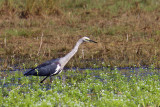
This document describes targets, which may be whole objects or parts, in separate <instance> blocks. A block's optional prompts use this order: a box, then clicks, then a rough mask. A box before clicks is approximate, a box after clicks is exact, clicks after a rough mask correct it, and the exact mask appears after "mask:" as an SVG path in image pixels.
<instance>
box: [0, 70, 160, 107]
mask: <svg viewBox="0 0 160 107" xmlns="http://www.w3.org/2000/svg"><path fill="white" fill-rule="evenodd" d="M130 71H131V72H129V70H125V71H123V70H121V71H119V70H117V69H116V68H115V69H114V70H110V69H109V68H108V69H107V70H106V69H104V70H82V71H79V70H76V71H73V70H68V71H67V72H63V73H62V74H61V75H59V76H55V77H54V79H53V82H52V83H50V82H49V79H47V80H46V81H45V83H44V84H40V83H39V82H40V80H41V79H42V78H40V77H33V76H31V77H24V76H23V74H22V72H21V71H15V72H7V71H6V72H2V73H1V75H5V77H4V78H3V79H2V78H1V79H0V99H1V100H0V104H1V106H2V107H14V106H16V107H17V106H19V107H33V106H34V107H55V106H56V107H57V106H62V107H66V106H69V107H80V106H81V107H86V106H87V107H90V106H96V107H159V106H160V99H159V98H160V88H159V87H160V74H159V72H158V70H156V69H155V68H154V67H151V68H150V69H145V68H140V69H139V70H138V71H137V70H134V69H131V70H130ZM11 74H12V75H11ZM122 74H123V75H122ZM124 74H125V75H124ZM62 78H63V79H62Z"/></svg>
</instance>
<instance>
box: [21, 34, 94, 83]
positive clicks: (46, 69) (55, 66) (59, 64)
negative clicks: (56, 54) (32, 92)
mask: <svg viewBox="0 0 160 107" xmlns="http://www.w3.org/2000/svg"><path fill="white" fill-rule="evenodd" d="M83 42H93V43H97V42H95V41H93V40H90V39H89V38H88V37H83V38H81V39H79V40H78V42H77V43H76V45H75V46H74V48H73V49H72V51H71V52H69V53H68V54H67V55H65V56H64V57H62V58H57V59H52V60H49V61H46V62H44V63H42V64H40V65H38V66H37V67H36V68H33V69H31V70H30V71H27V72H26V73H24V75H25V76H29V75H34V76H46V77H45V78H44V79H43V80H42V81H41V82H40V83H43V81H44V80H45V79H47V78H48V77H49V76H50V77H51V76H54V75H57V74H59V73H61V72H62V70H63V68H64V66H65V65H66V64H67V62H68V61H69V60H70V59H71V58H72V57H73V56H74V54H75V53H76V52H77V51H78V48H79V46H80V44H81V43H83Z"/></svg>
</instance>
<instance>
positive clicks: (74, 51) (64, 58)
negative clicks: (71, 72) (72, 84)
mask: <svg viewBox="0 0 160 107" xmlns="http://www.w3.org/2000/svg"><path fill="white" fill-rule="evenodd" d="M82 42H83V40H82V39H79V40H78V42H77V43H76V45H75V46H74V48H73V49H72V51H71V52H69V53H68V54H67V55H65V56H64V57H62V58H61V59H60V62H61V67H62V68H63V67H64V66H65V65H66V64H67V62H68V61H69V60H70V59H71V58H72V57H73V56H74V55H75V53H76V52H77V51H78V48H79V46H80V44H81V43H82Z"/></svg>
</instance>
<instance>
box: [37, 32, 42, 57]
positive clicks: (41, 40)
mask: <svg viewBox="0 0 160 107" xmlns="http://www.w3.org/2000/svg"><path fill="white" fill-rule="evenodd" d="M42 43H43V32H42V35H41V42H40V45H39V49H38V53H37V55H39V53H40V50H41V47H42Z"/></svg>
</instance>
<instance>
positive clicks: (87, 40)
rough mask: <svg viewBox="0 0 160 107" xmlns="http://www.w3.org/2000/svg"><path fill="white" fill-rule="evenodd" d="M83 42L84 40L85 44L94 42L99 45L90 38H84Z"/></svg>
mask: <svg viewBox="0 0 160 107" xmlns="http://www.w3.org/2000/svg"><path fill="white" fill-rule="evenodd" d="M82 40H83V41H84V42H93V43H97V42H95V41H93V40H91V39H89V38H88V37H83V38H82Z"/></svg>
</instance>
